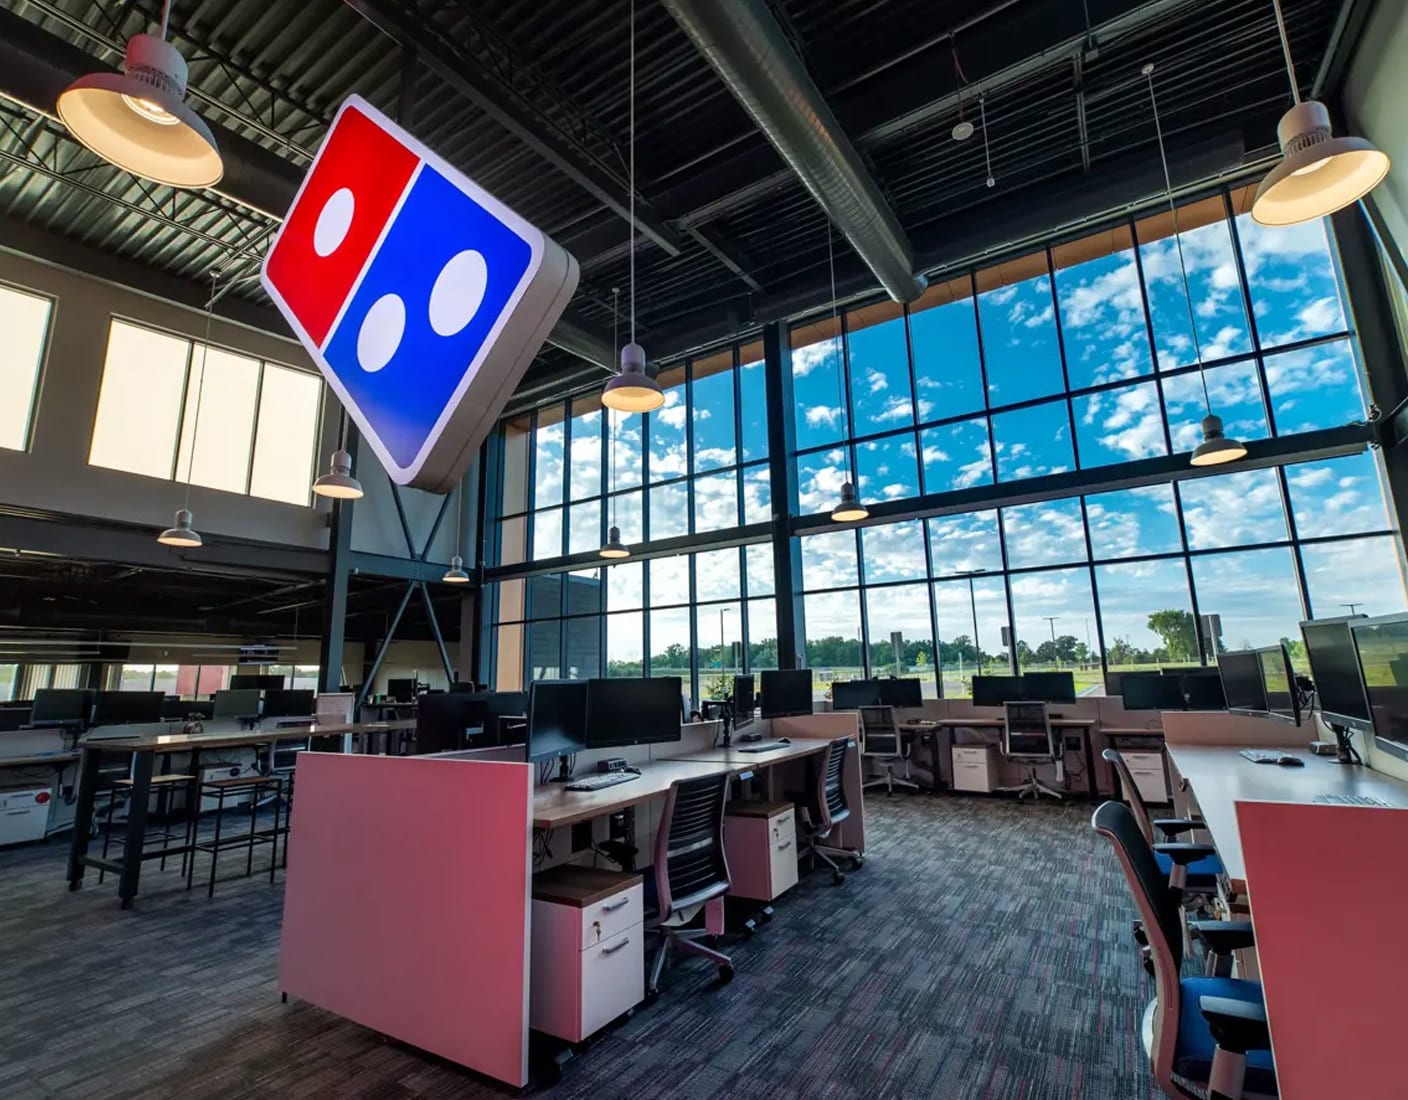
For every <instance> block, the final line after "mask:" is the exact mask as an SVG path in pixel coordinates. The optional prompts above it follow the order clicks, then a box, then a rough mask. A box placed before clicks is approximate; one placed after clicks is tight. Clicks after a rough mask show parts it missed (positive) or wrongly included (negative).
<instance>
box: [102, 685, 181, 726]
mask: <svg viewBox="0 0 1408 1100" xmlns="http://www.w3.org/2000/svg"><path fill="white" fill-rule="evenodd" d="M164 698H165V693H164V692H160V691H100V692H98V693H97V694H96V695H95V696H94V697H93V725H95V726H119V725H125V724H128V723H134V722H160V721H161V701H162V699H164Z"/></svg>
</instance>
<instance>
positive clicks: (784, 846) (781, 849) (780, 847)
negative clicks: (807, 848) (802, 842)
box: [777, 840, 792, 852]
mask: <svg viewBox="0 0 1408 1100" xmlns="http://www.w3.org/2000/svg"><path fill="white" fill-rule="evenodd" d="M790 847H792V842H791V841H790V840H789V841H788V842H787V843H786V844H779V845H778V846H777V850H778V851H779V852H785V851H787V849H788V848H790Z"/></svg>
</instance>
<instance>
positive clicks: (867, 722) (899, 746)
mask: <svg viewBox="0 0 1408 1100" xmlns="http://www.w3.org/2000/svg"><path fill="white" fill-rule="evenodd" d="M860 744H861V749H860V754H861V756H862V757H863V758H864V759H866V760H876V761H879V762H880V764H881V765H882V766H883V767H884V769H885V772H884V774H883V775H879V776H876V777H875V778H874V779H868V780H866V781H865V782H864V783H862V784H861V788H860V789H861V790H863V791H868V790H870V788H871V787H884V788H885V793H886V794H887V795H891V794H894V793H895V788H896V787H908V788H909V789H910V790H911V791H917V790H918V789H919V784H918V783H916V782H914V780H913V779H911V778H910V774H909V753H907V752H906V751H905V744H904V739H903V737H902V736H901V735H900V727H899V725H898V724H897V723H896V722H895V708H894V707H861V708H860ZM896 764H903V765H904V773H903V775H896V774H895V765H896Z"/></svg>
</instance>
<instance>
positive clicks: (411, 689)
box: [386, 679, 416, 703]
mask: <svg viewBox="0 0 1408 1100" xmlns="http://www.w3.org/2000/svg"><path fill="white" fill-rule="evenodd" d="M386 694H387V695H389V696H390V697H391V698H392V699H393V700H395V701H396V702H398V703H413V702H415V698H416V682H415V680H406V679H397V680H387V681H386Z"/></svg>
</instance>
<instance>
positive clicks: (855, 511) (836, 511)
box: [831, 481, 870, 523]
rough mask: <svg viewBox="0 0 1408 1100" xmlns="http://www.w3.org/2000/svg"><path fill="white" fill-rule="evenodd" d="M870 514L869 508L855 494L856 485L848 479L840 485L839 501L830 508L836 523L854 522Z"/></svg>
mask: <svg viewBox="0 0 1408 1100" xmlns="http://www.w3.org/2000/svg"><path fill="white" fill-rule="evenodd" d="M869 515H870V509H868V508H867V507H866V506H865V505H864V504H862V503H861V502H860V498H859V497H857V496H856V487H855V486H854V485H852V484H851V483H850V482H849V481H848V482H846V483H845V484H844V485H842V486H841V502H840V503H839V504H837V505H836V507H835V508H833V509H831V518H832V519H833V520H835V521H836V522H837V523H854V522H855V521H856V520H861V519H865V518H866V517H867V516H869Z"/></svg>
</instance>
